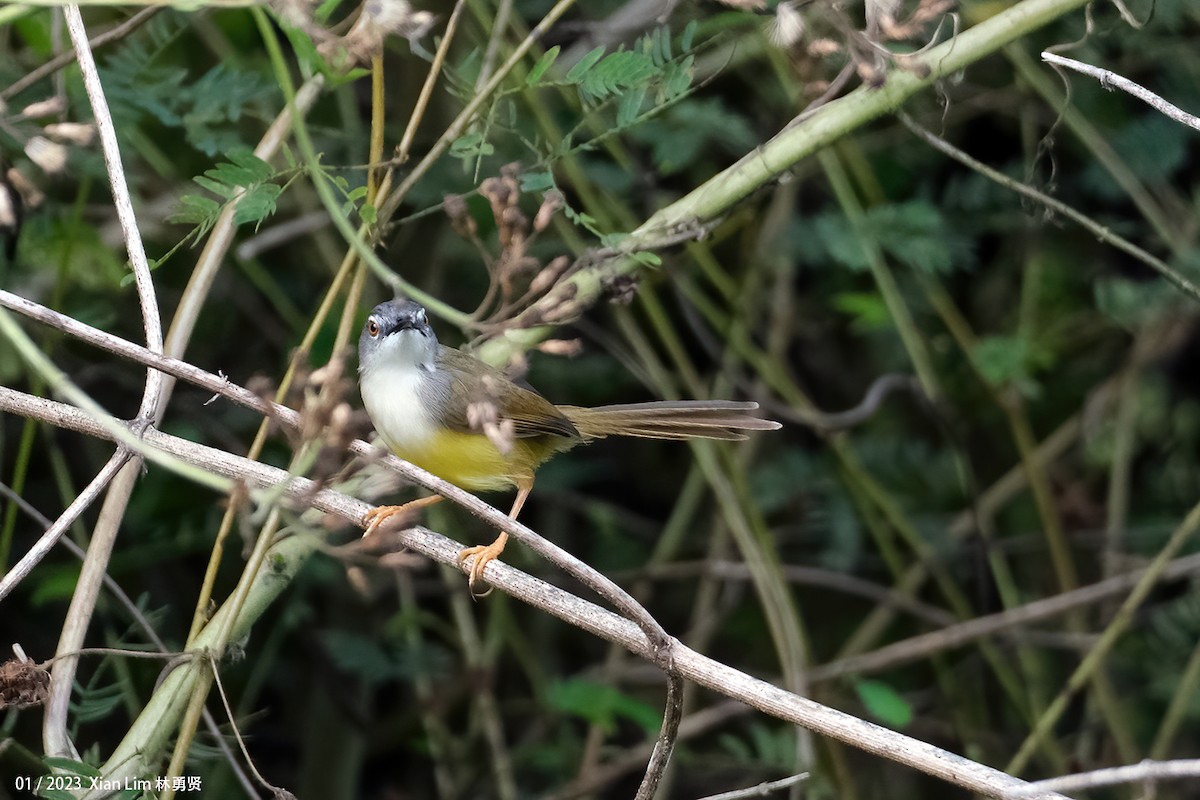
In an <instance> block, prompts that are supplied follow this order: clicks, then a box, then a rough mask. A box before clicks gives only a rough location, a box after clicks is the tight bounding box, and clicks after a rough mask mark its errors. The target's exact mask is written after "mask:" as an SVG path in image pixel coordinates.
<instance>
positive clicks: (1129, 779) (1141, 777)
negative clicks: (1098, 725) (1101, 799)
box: [1004, 758, 1200, 800]
mask: <svg viewBox="0 0 1200 800" xmlns="http://www.w3.org/2000/svg"><path fill="white" fill-rule="evenodd" d="M1180 778H1200V758H1181V759H1178V760H1175V761H1150V760H1146V761H1143V762H1141V763H1140V764H1129V765H1127V766H1124V767H1108V768H1106V769H1095V770H1091V771H1090V772H1080V773H1077V774H1075V775H1062V776H1060V777H1058V778H1048V779H1046V780H1044V781H1035V782H1034V783H1030V784H1028V785H1026V786H1024V787H1022V788H1020V789H1010V790H1009V791H1008V792H1007V793H1005V795H1004V797H1005V800H1010V799H1011V800H1016V798H1026V797H1030V796H1031V795H1034V794H1036V793H1037V792H1039V791H1044V790H1052V791H1059V790H1062V791H1066V792H1075V791H1079V790H1080V789H1099V788H1100V787H1102V786H1117V785H1119V784H1122V783H1149V784H1154V783H1158V782H1159V781H1173V780H1179V779H1180Z"/></svg>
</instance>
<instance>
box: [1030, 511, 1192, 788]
mask: <svg viewBox="0 0 1200 800" xmlns="http://www.w3.org/2000/svg"><path fill="white" fill-rule="evenodd" d="M1197 530H1200V504H1197V505H1195V506H1193V507H1192V510H1191V511H1189V512H1188V514H1187V516H1186V517H1184V518H1183V521H1182V522H1180V523H1179V525H1178V526H1176V528H1175V530H1174V531H1172V533H1171V537H1170V538H1169V539H1167V542H1166V544H1164V545H1163V546H1162V548H1161V549H1160V550H1159V551H1158V554H1157V555H1156V556H1155V557H1154V560H1153V561H1151V562H1150V565H1149V566H1148V567H1146V569H1145V570H1144V571H1143V572H1142V574H1141V576H1140V577H1139V578H1138V581H1137V583H1136V584H1135V585H1134V587H1133V589H1132V590H1130V592H1129V594H1128V595H1126V597H1125V599H1124V601H1122V603H1121V606H1120V608H1118V609H1117V611H1116V613H1115V614H1113V617H1112V619H1111V620H1110V621H1109V623H1108V625H1107V626H1106V627H1105V628H1104V631H1103V633H1101V634H1100V637H1099V639H1097V641H1096V644H1095V646H1094V647H1092V649H1091V650H1090V651H1089V652H1088V654H1087V655H1086V656H1085V657H1084V658H1083V660H1082V661H1081V662H1080V663H1079V666H1078V667H1076V668H1075V671H1074V672H1072V673H1071V677H1070V678H1068V679H1067V682H1066V685H1064V686H1063V688H1062V689H1061V690H1059V693H1058V695H1057V696H1056V697H1055V698H1054V700H1053V701H1052V702H1051V703H1050V705H1049V706H1048V707H1047V708H1046V710H1045V711H1044V712H1043V713H1042V714H1041V716H1039V717H1038V719H1037V721H1036V722H1035V723H1034V725H1033V728H1032V730H1030V732H1029V735H1028V736H1027V737H1026V738H1025V741H1024V742H1023V743H1022V744H1021V748H1020V750H1018V751H1017V754H1016V755H1015V756H1014V757H1013V759H1012V761H1010V762H1009V769H1010V770H1011V771H1012V772H1014V773H1015V772H1020V771H1021V770H1023V769H1024V768H1025V765H1026V764H1028V763H1029V759H1030V758H1031V757H1032V756H1033V753H1034V752H1035V750H1036V749H1037V747H1038V745H1039V744H1040V743H1041V741H1042V739H1043V738H1044V737H1045V736H1046V735H1047V734H1048V733H1049V732H1050V731H1051V729H1052V728H1053V727H1054V725H1055V724H1056V723H1057V722H1058V720H1059V719H1061V717H1062V715H1063V712H1065V711H1066V710H1067V706H1068V705H1069V703H1070V702H1071V698H1072V697H1074V696H1075V693H1076V692H1078V691H1079V690H1080V689H1081V688H1083V686H1084V685H1086V684H1087V683H1088V681H1089V680H1091V677H1092V676H1093V675H1094V674H1095V673H1096V671H1097V670H1098V669H1099V668H1100V666H1101V665H1102V664H1103V663H1104V659H1105V657H1106V656H1107V655H1108V653H1109V652H1110V651H1111V650H1112V648H1113V645H1115V644H1116V642H1117V639H1118V638H1119V637H1120V636H1121V635H1122V634H1123V633H1124V632H1125V631H1126V630H1127V629H1128V628H1129V626H1130V625H1131V624H1132V622H1133V617H1134V612H1135V611H1136V610H1137V608H1138V606H1140V605H1141V604H1142V602H1143V601H1144V600H1145V599H1146V597H1147V596H1148V595H1149V594H1150V590H1151V589H1153V588H1154V586H1155V584H1156V583H1157V582H1158V581H1159V579H1160V578H1161V577H1162V575H1163V571H1164V570H1165V569H1166V566H1167V564H1168V563H1169V562H1170V561H1171V560H1172V559H1174V558H1175V556H1176V555H1177V554H1178V553H1179V551H1180V549H1181V548H1183V546H1184V545H1186V544H1187V543H1188V542H1189V541H1190V540H1191V538H1192V537H1193V536H1194V535H1195V534H1196V531H1197Z"/></svg>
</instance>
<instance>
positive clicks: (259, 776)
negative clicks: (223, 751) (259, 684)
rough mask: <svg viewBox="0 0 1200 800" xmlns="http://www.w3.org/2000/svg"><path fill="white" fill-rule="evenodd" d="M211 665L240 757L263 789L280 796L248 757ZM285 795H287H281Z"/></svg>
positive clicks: (218, 675)
mask: <svg viewBox="0 0 1200 800" xmlns="http://www.w3.org/2000/svg"><path fill="white" fill-rule="evenodd" d="M209 666H210V667H212V678H213V682H214V683H215V684H216V685H217V694H219V695H220V696H221V707H222V708H224V709H225V719H227V720H229V729H230V730H232V731H233V738H234V739H235V740H236V741H237V744H238V749H240V750H241V751H242V757H243V758H245V759H246V766H248V767H249V768H250V772H251V774H253V775H254V779H255V780H256V781H258V782H259V784H261V785H262V787H263V788H264V789H268V790H269V791H271V792H272V794H273V795H274V796H275V797H280V796H281V795H280V790H279V787H277V786H275V785H274V784H273V783H271V782H270V781H268V780H267V779H266V778H264V777H263V776H262V773H261V772H259V771H258V767H256V766H255V765H254V759H252V758H251V757H250V751H249V750H247V749H246V740H245V739H244V738H242V732H241V731H240V730H238V726H237V721H236V720H235V719H234V718H233V709H232V708H231V707H230V705H229V696H228V695H226V694H225V686H224V684H222V683H221V673H220V671H219V670H218V669H217V665H216V664H214V663H211V662H210V664H209ZM282 796H284V797H286V796H287V795H282Z"/></svg>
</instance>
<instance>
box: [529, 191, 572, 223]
mask: <svg viewBox="0 0 1200 800" xmlns="http://www.w3.org/2000/svg"><path fill="white" fill-rule="evenodd" d="M564 205H566V201H565V200H564V199H563V194H562V192H560V191H559V190H558V189H551V190H549V191H548V192H546V194H545V196H544V197H543V198H542V205H541V206H539V207H538V210H537V216H535V217H534V218H533V229H534V230H535V231H537V232H538V233H541V232H542V231H544V230H546V228H548V227H549V226H550V221H551V220H552V219H553V218H554V215H555V214H557V213H558V212H559V211H560V210H561V209H562V207H563V206H564Z"/></svg>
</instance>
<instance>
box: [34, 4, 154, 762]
mask: <svg viewBox="0 0 1200 800" xmlns="http://www.w3.org/2000/svg"><path fill="white" fill-rule="evenodd" d="M63 13H64V16H65V17H66V21H67V31H68V33H69V34H70V36H71V43H72V45H73V46H74V49H75V56H76V59H77V60H78V62H79V71H80V74H81V75H82V76H83V85H84V89H85V90H86V92H87V96H88V102H89V103H90V104H91V106H92V116H93V118H94V119H95V122H96V129H97V131H98V132H99V134H100V147H101V150H102V151H103V153H104V164H105V167H106V168H107V171H108V179H109V185H110V187H111V189H112V196H113V204H114V206H115V208H116V212H117V219H118V220H119V221H120V223H121V233H122V235H123V236H124V239H125V250H126V252H127V253H128V255H129V265H130V267H131V269H132V270H133V276H134V283H135V285H136V286H137V294H138V302H139V304H140V306H141V311H142V325H143V327H144V328H145V333H146V347H147V348H148V349H149V350H150V351H151V352H155V353H161V352H162V347H163V338H162V321H161V319H160V318H159V312H158V300H157V298H156V296H155V293H154V281H153V278H152V277H151V275H150V265H149V263H148V262H147V260H146V249H145V247H144V246H143V245H142V237H141V234H140V233H139V232H138V228H137V216H136V215H135V214H134V211H133V202H132V200H131V199H130V196H129V186H128V185H127V183H126V181H125V172H124V168H123V167H122V165H121V151H120V149H119V148H118V147H117V132H116V128H115V127H114V126H113V120H112V115H111V114H110V113H109V110H108V101H107V100H106V99H105V97H104V87H103V86H102V85H101V84H100V74H99V72H98V71H97V70H96V60H95V59H94V58H93V57H92V50H91V47H90V46H89V45H88V37H87V30H86V29H85V28H84V27H83V16H82V15H81V14H80V12H79V6H77V5H68V6H66V7H65V8H64V9H63ZM162 386H163V374H162V373H161V372H158V371H157V370H155V369H147V370H146V386H145V389H144V391H143V393H142V402H141V405H140V406H139V408H138V420H139V432H140V428H141V427H142V426H144V425H150V424H153V421H154V419H155V410H156V409H157V408H158V406H159V399H160V394H161V389H162ZM140 469H141V459H140V458H136V457H135V458H131V459H129V460H127V461H125V462H124V464H123V465H122V466H121V467H120V468H119V469H117V470H116V474H115V476H114V477H113V478H112V479H111V483H110V487H109V492H108V493H107V495H106V496H105V500H104V504H103V506H102V507H101V509H100V516H99V518H98V519H97V521H96V527H95V529H94V530H93V533H92V541H91V543H90V544H89V545H88V554H87V557H86V558H85V559H84V561H83V567H82V569H81V570H80V572H79V580H78V582H77V583H76V584H75V592H74V594H73V595H72V596H71V605H70V607H69V608H68V610H67V616H66V619H65V620H64V622H63V628H62V631H61V632H60V634H59V640H58V648H57V651H56V652H58V653H60V654H61V653H69V652H73V651H75V650H78V649H79V648H80V646H81V645H82V644H83V639H84V636H85V635H86V634H87V628H88V623H89V622H90V621H91V618H92V612H93V611H94V610H95V607H96V598H97V597H98V596H99V594H100V586H101V585H102V583H103V578H104V575H105V572H106V571H107V568H108V560H109V557H110V556H111V554H112V548H113V544H114V543H115V541H116V535H117V530H118V528H119V527H120V521H121V519H122V517H123V516H124V514H125V507H126V505H127V503H128V500H129V494H130V493H131V492H132V491H133V484H134V481H135V480H136V478H137V474H138V472H139V470H140ZM77 664H78V659H76V658H64V659H62V660H60V661H57V662H56V663H55V664H54V669H53V672H52V675H51V678H52V680H51V682H50V697H49V699H48V700H47V702H46V713H45V718H44V720H43V723H42V739H43V746H44V747H45V750H46V753H47V754H49V755H70V754H74V752H75V748H74V745H73V744H72V743H71V740H70V738H69V737H68V735H67V715H68V712H69V707H70V700H71V687H72V686H73V685H74V681H75V667H76V665H77Z"/></svg>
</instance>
